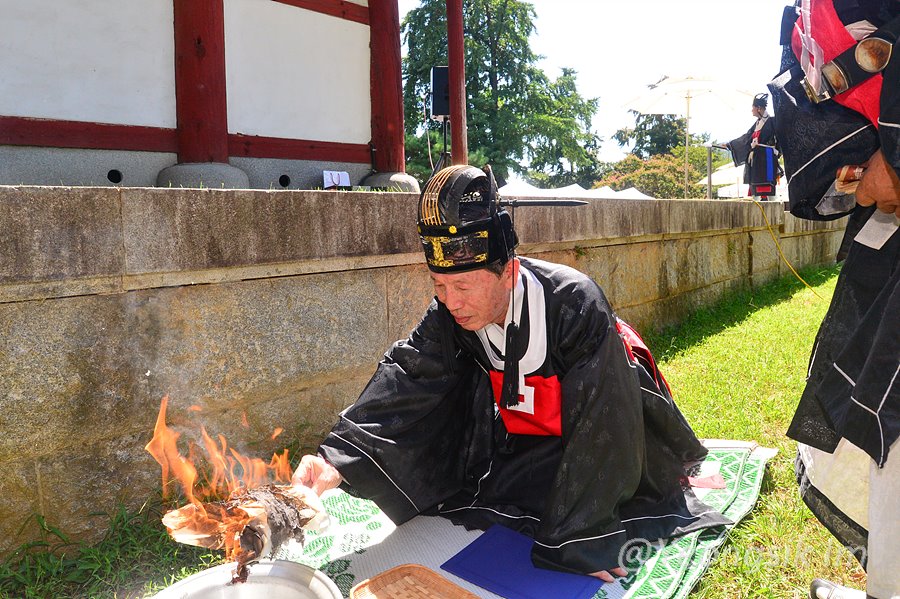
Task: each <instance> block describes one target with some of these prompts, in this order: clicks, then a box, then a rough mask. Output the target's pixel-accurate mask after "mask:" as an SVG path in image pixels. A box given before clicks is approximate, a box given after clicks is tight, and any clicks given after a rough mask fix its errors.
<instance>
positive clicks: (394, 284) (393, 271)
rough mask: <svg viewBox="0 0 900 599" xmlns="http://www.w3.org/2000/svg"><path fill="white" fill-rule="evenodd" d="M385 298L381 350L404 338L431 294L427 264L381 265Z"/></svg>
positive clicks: (426, 306)
mask: <svg viewBox="0 0 900 599" xmlns="http://www.w3.org/2000/svg"><path fill="white" fill-rule="evenodd" d="M383 271H384V275H385V280H384V289H385V297H386V298H387V329H386V331H385V338H384V342H383V347H382V351H384V350H387V348H388V346H390V344H392V343H393V342H394V341H397V340H398V339H406V337H407V336H409V333H410V332H411V331H412V330H413V328H415V326H416V325H417V324H419V321H420V320H421V319H422V316H423V315H424V314H425V310H426V309H428V306H429V305H430V304H431V300H432V298H433V297H434V286H433V285H432V283H431V277H430V276H429V274H428V273H429V271H428V268H427V267H426V266H425V263H424V261H423V263H422V264H416V265H413V266H404V267H398V268H388V269H383Z"/></svg>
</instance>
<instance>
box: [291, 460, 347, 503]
mask: <svg viewBox="0 0 900 599" xmlns="http://www.w3.org/2000/svg"><path fill="white" fill-rule="evenodd" d="M342 480H344V479H343V478H341V474H340V472H338V471H337V468H335V467H334V466H332V465H331V464H329V463H328V462H326V461H325V458H323V457H321V456H317V455H305V456H303V457H302V458H300V465H299V466H297V469H296V470H294V476H293V477H292V479H291V482H293V483H294V484H295V485H303V486H305V487H309V488H310V489H312V490H313V491H315V493H316V495H321V494H322V493H324V492H325V491H327V490H328V489H333V488H335V487H336V486H338V485H339V484H341V481H342Z"/></svg>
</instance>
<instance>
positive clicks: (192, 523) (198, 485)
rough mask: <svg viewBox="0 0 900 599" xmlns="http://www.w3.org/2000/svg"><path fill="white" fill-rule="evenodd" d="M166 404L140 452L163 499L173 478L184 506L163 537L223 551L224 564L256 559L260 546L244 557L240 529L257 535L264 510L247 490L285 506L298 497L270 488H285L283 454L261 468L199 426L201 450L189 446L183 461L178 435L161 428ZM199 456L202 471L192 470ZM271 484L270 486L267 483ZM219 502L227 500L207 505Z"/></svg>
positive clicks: (168, 520) (287, 473)
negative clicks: (158, 479)
mask: <svg viewBox="0 0 900 599" xmlns="http://www.w3.org/2000/svg"><path fill="white" fill-rule="evenodd" d="M168 403H169V396H168V395H167V396H165V397H163V399H162V403H161V405H160V407H159V415H158V416H157V418H156V426H155V427H154V429H153V438H152V439H151V440H150V442H149V443H147V446H146V447H145V449H146V450H147V451H148V452H150V454H151V455H152V456H153V457H154V458H155V459H156V461H157V462H159V464H160V466H161V467H162V481H163V496H164V497H166V496H168V490H169V483H170V482H171V479H172V478H174V479H175V480H177V481H178V482H179V483H180V484H181V488H182V490H183V492H184V495H185V498H186V499H187V500H188V502H189V503H188V504H187V505H185V506H183V507H181V508H179V509H177V510H172V511H170V512H168V513H167V514H166V515H165V516H164V517H163V523H164V524H165V525H166V527H167V528H168V530H169V534H170V535H171V536H172V537H173V538H174V539H175V540H176V541H179V542H181V543H186V544H189V545H198V546H201V547H208V548H210V549H224V550H225V559H226V560H237V561H238V563H239V564H242V563H245V562H246V561H249V560H252V559H256V558H257V557H259V556H258V553H260V552H261V551H262V546H261V544H260V543H257V544H256V545H259V546H258V547H256V548H255V549H254V550H251V551H249V553H251V554H253V553H256V554H257V555H246V554H247V552H248V548H247V545H248V541H247V539H246V538H244V539H242V535H244V536H246V532H247V531H246V530H245V529H249V530H252V531H255V534H258V531H259V529H260V528H265V526H266V522H265V519H266V518H265V512H266V506H264V505H261V504H260V502H259V501H258V500H256V499H255V498H254V497H252V496H251V494H250V493H248V490H249V491H252V490H254V489H258V488H260V487H264V488H266V489H269V490H270V491H271V492H273V493H276V494H278V495H282V494H287V496H288V499H287V500H288V501H291V499H290V497H292V496H295V495H298V494H302V493H303V491H301V490H299V489H302V487H301V488H295V487H289V486H276V485H278V484H279V483H281V484H282V485H290V481H291V467H290V463H289V462H288V450H287V449H285V450H284V452H283V453H281V454H277V453H276V454H275V455H273V456H272V459H271V461H270V462H269V463H266V462H264V461H263V460H260V459H258V458H250V457H247V456H244V455H242V454H240V453H239V452H237V451H235V450H234V448H232V447H229V446H228V443H227V442H226V441H225V437H223V436H222V435H219V436H218V441H216V440H214V439H213V438H212V437H210V436H209V435H208V434H207V432H206V430H205V429H203V428H202V427H201V437H202V440H203V445H202V448H201V447H198V446H197V445H196V444H194V443H190V444H189V448H188V456H187V457H184V456H182V455H181V453H180V452H179V451H178V447H177V441H178V438H179V437H180V434H179V433H176V432H175V431H173V430H172V429H170V428H169V427H168V426H166V408H167V406H168ZM244 418H246V417H244ZM273 438H274V436H273ZM201 457H202V458H203V461H204V462H205V467H203V468H201V469H200V470H199V471H198V468H197V467H196V466H195V463H196V462H198V461H199V459H200V458H201ZM201 473H202V474H201ZM273 482H274V483H275V485H272V484H271V483H273ZM295 489H296V490H295ZM223 497H227V498H228V499H227V500H224V501H213V500H215V499H218V498H223ZM248 525H249V526H248ZM251 544H252V543H251ZM242 554H243V555H242Z"/></svg>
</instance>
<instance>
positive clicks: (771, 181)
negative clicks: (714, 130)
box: [725, 94, 781, 200]
mask: <svg viewBox="0 0 900 599" xmlns="http://www.w3.org/2000/svg"><path fill="white" fill-rule="evenodd" d="M768 105H769V94H756V96H754V98H753V105H752V106H751V107H750V112H751V113H752V114H753V116H754V117H755V118H756V122H755V123H753V126H752V127H750V129H749V130H748V131H747V132H746V133H745V134H743V135H742V136H740V137H738V138H737V139H733V140H731V141H730V142H728V143H727V144H725V147H727V148H728V150H729V151H730V152H731V159H732V160H734V165H735V166H740V165H742V164H743V165H744V183H747V184H749V185H750V192H749V195H751V196H753V197H758V198H759V199H760V200H768V199H769V197H770V196H774V195H775V186H776V185H777V184H778V178H779V177H780V176H781V167H780V166H779V164H778V148H777V140H776V137H775V117H773V116H770V115H769V113H768V112H766V107H767V106H768Z"/></svg>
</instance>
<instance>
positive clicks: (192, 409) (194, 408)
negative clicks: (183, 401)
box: [188, 405, 203, 412]
mask: <svg viewBox="0 0 900 599" xmlns="http://www.w3.org/2000/svg"><path fill="white" fill-rule="evenodd" d="M188 410H190V411H191V412H202V411H203V408H201V407H200V406H198V405H193V406H191V407H189V408H188Z"/></svg>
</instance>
